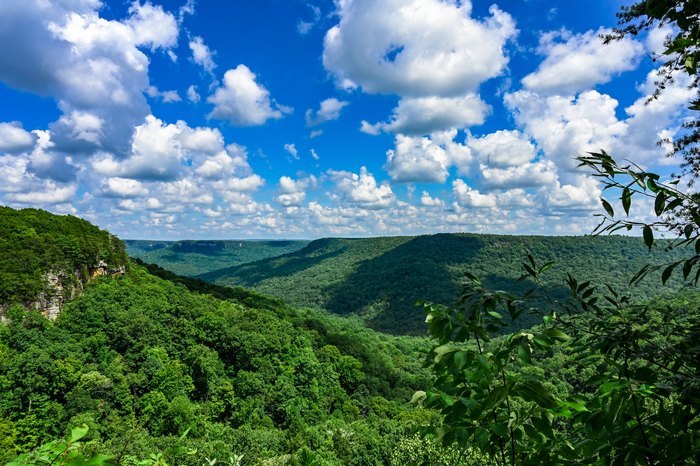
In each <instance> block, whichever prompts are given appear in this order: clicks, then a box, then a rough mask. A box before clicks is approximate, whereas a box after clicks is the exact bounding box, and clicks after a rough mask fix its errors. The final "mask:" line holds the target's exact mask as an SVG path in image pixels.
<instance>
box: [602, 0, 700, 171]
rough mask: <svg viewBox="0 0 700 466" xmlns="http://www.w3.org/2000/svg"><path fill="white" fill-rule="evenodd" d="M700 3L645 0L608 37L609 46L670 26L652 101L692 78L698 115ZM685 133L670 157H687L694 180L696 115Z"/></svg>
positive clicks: (698, 150)
mask: <svg viewBox="0 0 700 466" xmlns="http://www.w3.org/2000/svg"><path fill="white" fill-rule="evenodd" d="M699 16H700V3H698V2H697V1H696V0H642V1H638V2H636V3H634V4H632V5H630V6H623V7H622V8H621V10H620V11H619V12H618V14H617V17H618V20H619V24H620V27H619V28H617V29H615V30H614V31H613V33H612V34H608V35H605V36H604V40H605V42H606V43H608V42H610V41H613V40H619V39H622V38H623V37H626V36H636V35H638V34H640V33H641V32H643V31H648V30H649V29H651V28H654V27H661V26H664V25H670V26H671V27H672V29H671V32H670V35H669V36H668V37H667V39H666V43H665V46H666V50H664V51H663V53H662V54H661V55H659V56H656V57H654V60H663V64H662V65H661V67H660V68H659V80H658V81H657V83H656V90H655V92H654V93H653V95H652V97H651V99H656V98H658V96H659V95H660V93H661V92H662V91H663V90H664V89H665V87H666V86H667V85H668V84H669V83H672V82H673V81H674V79H675V77H676V76H677V75H678V74H679V73H685V74H687V75H689V76H690V77H691V83H690V87H691V88H692V89H696V90H697V94H696V97H695V98H694V99H693V100H691V101H690V103H689V106H688V108H689V109H690V110H692V111H694V112H696V111H699V110H700V88H698V84H699V83H700V76H698V67H699V66H700V17H699ZM682 126H683V128H684V130H685V133H684V134H683V135H681V137H679V138H678V139H676V140H675V141H671V140H663V141H660V143H670V144H671V147H672V150H671V151H670V153H669V154H668V155H674V154H679V155H681V156H682V157H683V163H682V165H681V167H682V168H683V170H684V173H688V174H691V175H692V176H693V178H698V177H700V120H698V118H697V116H696V115H695V114H693V115H692V116H691V118H690V119H689V120H687V121H686V122H684V123H683V125H682Z"/></svg>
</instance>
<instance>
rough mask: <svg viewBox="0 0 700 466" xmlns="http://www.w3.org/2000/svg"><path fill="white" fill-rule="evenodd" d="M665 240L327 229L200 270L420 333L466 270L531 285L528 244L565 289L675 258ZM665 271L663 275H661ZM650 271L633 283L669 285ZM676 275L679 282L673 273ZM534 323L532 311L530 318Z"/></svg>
mask: <svg viewBox="0 0 700 466" xmlns="http://www.w3.org/2000/svg"><path fill="white" fill-rule="evenodd" d="M662 249H663V246H661V245H659V247H658V248H656V249H654V250H652V251H651V252H648V251H647V249H646V248H645V246H644V244H643V242H642V241H641V239H639V238H632V237H623V236H609V237H603V236H601V237H593V236H581V237H562V236H552V237H546V236H501V235H478V234H436V235H424V236H406V237H379V238H364V239H341V238H324V239H319V240H315V241H312V242H310V243H309V244H308V245H307V246H306V247H304V248H303V249H301V250H299V251H296V252H291V253H288V254H284V255H281V256H278V257H272V258H268V259H264V260H260V261H257V262H252V263H249V264H243V265H237V266H233V267H227V268H223V269H221V270H216V271H212V272H208V273H204V274H201V275H199V276H198V277H197V278H200V279H202V280H205V281H209V282H212V283H216V284H220V285H226V286H244V287H251V288H254V289H256V290H258V291H260V292H262V293H267V294H271V295H274V296H277V297H280V298H282V299H284V300H285V301H287V302H289V303H290V304H292V305H294V306H308V307H315V308H321V309H326V310H328V311H331V312H333V313H336V314H341V315H348V314H357V315H361V316H362V317H363V318H364V319H365V321H366V322H367V324H368V325H369V326H370V327H373V328H375V329H377V330H381V331H384V332H389V333H395V334H422V333H423V332H424V331H425V330H424V329H425V325H424V323H423V319H424V316H423V313H422V310H421V309H419V308H418V307H417V306H416V305H415V302H416V301H418V300H426V301H432V302H437V303H442V304H447V305H451V304H454V302H455V300H456V299H457V297H458V294H459V290H460V284H461V281H462V277H463V274H464V272H465V271H467V270H469V271H471V272H472V273H475V274H476V275H478V276H480V277H482V278H483V279H484V282H485V283H486V284H487V285H488V286H491V287H493V288H495V289H505V290H508V291H514V292H517V291H524V290H525V289H527V288H528V287H529V286H530V284H528V283H524V282H519V281H518V280H517V279H518V277H519V276H520V275H521V273H522V271H523V268H522V263H523V261H524V259H525V257H526V254H527V251H531V252H532V254H533V255H534V256H535V257H536V258H537V259H538V260H540V261H542V262H545V261H549V260H556V261H557V264H556V265H555V267H554V268H553V269H552V271H551V274H550V275H549V276H550V277H551V279H550V280H549V281H548V285H550V286H551V287H552V288H551V290H550V291H551V292H552V294H553V296H554V297H556V298H562V297H564V296H566V293H565V290H564V288H563V287H562V284H563V280H561V279H562V278H563V277H564V275H565V272H566V271H569V272H571V273H572V274H575V275H576V276H577V277H580V278H581V279H582V280H586V279H593V280H594V282H596V283H598V284H600V285H601V286H602V285H604V284H606V283H607V284H609V285H612V286H615V287H618V288H623V289H624V287H625V286H626V284H627V283H628V281H629V279H630V278H631V276H632V275H633V274H634V272H636V271H637V270H638V269H640V268H641V267H642V266H643V265H644V264H646V263H648V262H652V263H654V262H660V261H664V260H671V259H672V258H673V257H675V256H674V254H675V253H674V252H671V253H668V252H663V251H662ZM657 278H658V277H657ZM657 283H658V280H655V278H649V279H648V280H646V281H644V282H642V284H640V285H638V286H636V287H635V288H633V289H632V290H631V293H632V295H633V297H634V298H636V299H644V298H648V297H651V296H656V295H659V294H663V293H665V292H668V291H670V289H668V288H663V287H658V285H657ZM676 285H677V283H676ZM533 323H534V321H533Z"/></svg>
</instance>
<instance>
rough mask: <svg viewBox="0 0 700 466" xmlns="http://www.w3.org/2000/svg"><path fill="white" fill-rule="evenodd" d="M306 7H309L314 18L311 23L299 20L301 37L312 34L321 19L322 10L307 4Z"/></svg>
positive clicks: (298, 25)
mask: <svg viewBox="0 0 700 466" xmlns="http://www.w3.org/2000/svg"><path fill="white" fill-rule="evenodd" d="M306 6H308V7H309V9H311V13H312V16H313V17H312V19H311V21H303V20H299V22H298V23H297V32H298V33H299V34H301V35H306V34H308V33H309V32H311V30H312V29H313V28H314V26H315V25H316V24H317V23H318V21H319V20H320V19H321V9H320V8H319V7H317V6H316V5H312V4H310V3H309V4H307V5H306Z"/></svg>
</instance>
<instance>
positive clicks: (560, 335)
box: [542, 328, 571, 343]
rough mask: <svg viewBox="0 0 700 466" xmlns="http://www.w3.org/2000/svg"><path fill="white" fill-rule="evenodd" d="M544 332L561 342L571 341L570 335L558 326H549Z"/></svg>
mask: <svg viewBox="0 0 700 466" xmlns="http://www.w3.org/2000/svg"><path fill="white" fill-rule="evenodd" d="M542 333H543V334H545V335H547V336H548V337H549V338H551V339H553V340H556V341H559V342H562V343H566V342H568V341H571V337H570V336H569V335H567V334H566V333H564V332H562V331H561V330H559V329H558V328H548V329H547V330H545V331H544V332H542Z"/></svg>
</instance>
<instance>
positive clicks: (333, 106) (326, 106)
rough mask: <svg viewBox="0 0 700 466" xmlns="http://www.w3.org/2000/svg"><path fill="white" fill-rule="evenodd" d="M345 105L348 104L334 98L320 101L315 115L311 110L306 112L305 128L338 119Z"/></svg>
mask: <svg viewBox="0 0 700 466" xmlns="http://www.w3.org/2000/svg"><path fill="white" fill-rule="evenodd" d="M347 105H348V102H345V101H342V100H338V99H336V98H334V97H331V98H330V99H326V100H324V101H322V102H321V105H320V107H319V109H318V110H317V111H316V114H315V115H314V111H313V110H312V109H308V110H307V111H306V115H305V119H306V126H318V125H320V124H323V123H325V122H327V121H331V120H337V119H338V118H340V112H341V110H343V108H344V107H345V106H347Z"/></svg>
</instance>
